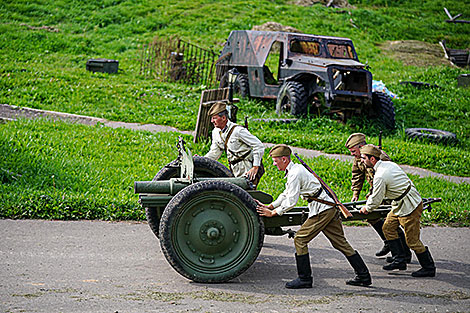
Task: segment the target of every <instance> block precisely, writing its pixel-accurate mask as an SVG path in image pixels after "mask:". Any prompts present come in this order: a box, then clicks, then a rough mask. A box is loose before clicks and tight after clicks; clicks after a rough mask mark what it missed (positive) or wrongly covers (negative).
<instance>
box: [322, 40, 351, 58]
mask: <svg viewBox="0 0 470 313" xmlns="http://www.w3.org/2000/svg"><path fill="white" fill-rule="evenodd" d="M327 46H328V52H329V53H330V55H331V57H333V58H340V59H354V50H353V49H352V47H351V46H350V45H347V44H338V43H328V45H327Z"/></svg>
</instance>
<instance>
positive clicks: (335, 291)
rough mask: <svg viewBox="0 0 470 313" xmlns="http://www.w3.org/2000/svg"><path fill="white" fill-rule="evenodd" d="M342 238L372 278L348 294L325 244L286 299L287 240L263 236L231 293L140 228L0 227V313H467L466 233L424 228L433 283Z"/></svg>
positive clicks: (346, 271)
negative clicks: (184, 271) (179, 267)
mask: <svg viewBox="0 0 470 313" xmlns="http://www.w3.org/2000/svg"><path fill="white" fill-rule="evenodd" d="M345 232H346V237H347V238H348V240H349V241H350V243H351V244H352V246H353V247H354V248H355V249H357V250H358V251H359V252H360V253H361V254H362V256H363V258H364V260H365V262H366V263H367V264H368V266H369V269H370V271H371V274H372V276H373V286H372V287H370V288H362V287H353V286H347V285H345V283H344V281H345V280H347V279H349V278H351V277H352V276H353V273H352V269H351V268H350V266H349V264H348V263H347V261H346V259H345V258H344V257H343V256H342V254H340V253H339V252H338V251H336V250H334V249H333V248H331V246H330V245H329V243H328V242H327V240H326V239H325V237H324V236H323V235H320V236H319V237H318V238H317V239H315V240H314V241H313V242H312V243H311V245H310V256H311V263H312V268H313V275H314V278H315V283H314V284H315V286H314V288H313V289H304V290H288V289H285V288H284V284H285V282H286V281H288V280H290V279H292V278H295V277H296V269H295V263H294V257H293V254H294V248H293V242H292V239H288V238H287V237H272V236H267V237H266V239H265V244H264V247H263V249H262V251H261V254H260V256H259V257H258V259H257V261H256V262H255V263H254V264H253V266H252V267H251V268H250V269H248V270H247V271H246V272H245V273H244V274H242V275H241V276H239V277H237V278H236V279H234V280H233V281H231V282H230V283H225V284H198V283H193V282H191V281H188V280H187V279H185V278H183V277H182V276H180V275H179V274H178V273H176V272H175V271H174V270H173V268H172V267H171V266H170V265H169V264H168V263H167V262H166V260H165V258H164V256H163V254H162V253H161V251H160V246H159V242H158V240H157V239H156V237H155V236H154V235H153V233H152V232H151V231H150V228H149V227H148V225H147V224H146V223H128V222H119V223H112V222H99V221H79V222H76V221H73V222H70V221H68V222H63V221H41V220H25V221H17V220H0V235H1V242H0V263H1V264H0V311H1V312H307V311H308V312H312V311H318V312H363V311H367V312H470V258H469V257H470V252H469V246H470V229H468V228H446V227H427V228H424V229H423V230H422V239H423V242H424V243H425V244H426V245H428V246H429V247H430V250H431V252H432V254H433V256H434V260H435V262H436V265H437V268H438V273H437V276H436V277H435V278H424V279H416V278H412V277H411V276H410V273H411V271H413V270H416V269H418V268H419V265H418V263H417V261H416V258H415V256H413V263H412V264H411V265H410V266H409V268H408V270H407V271H402V272H393V273H387V272H384V271H383V270H382V265H383V264H384V260H383V259H378V258H376V257H375V256H374V253H375V251H376V250H378V249H379V248H380V246H381V242H380V240H379V239H378V236H377V235H376V234H375V232H374V230H373V229H372V228H370V227H346V228H345Z"/></svg>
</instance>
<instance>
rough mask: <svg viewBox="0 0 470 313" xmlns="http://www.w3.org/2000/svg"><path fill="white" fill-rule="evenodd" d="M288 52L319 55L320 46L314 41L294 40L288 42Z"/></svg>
mask: <svg viewBox="0 0 470 313" xmlns="http://www.w3.org/2000/svg"><path fill="white" fill-rule="evenodd" d="M290 51H291V52H295V53H302V54H308V55H319V54H320V44H319V43H318V42H316V41H303V40H298V39H294V40H292V41H291V42H290Z"/></svg>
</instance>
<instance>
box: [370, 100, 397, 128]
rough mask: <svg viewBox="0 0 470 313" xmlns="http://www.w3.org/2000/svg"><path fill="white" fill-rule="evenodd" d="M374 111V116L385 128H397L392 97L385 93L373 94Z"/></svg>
mask: <svg viewBox="0 0 470 313" xmlns="http://www.w3.org/2000/svg"><path fill="white" fill-rule="evenodd" d="M372 110H373V112H372V116H373V117H376V118H378V119H379V120H380V122H381V123H382V124H383V125H384V126H385V128H387V129H394V128H395V108H394V106H393V102H392V99H391V98H390V96H388V95H387V94H385V93H383V92H373V93H372Z"/></svg>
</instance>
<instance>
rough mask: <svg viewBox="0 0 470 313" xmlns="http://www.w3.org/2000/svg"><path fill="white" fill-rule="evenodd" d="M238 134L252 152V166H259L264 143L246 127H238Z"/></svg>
mask: <svg viewBox="0 0 470 313" xmlns="http://www.w3.org/2000/svg"><path fill="white" fill-rule="evenodd" d="M238 136H239V138H240V140H241V141H243V142H244V143H245V144H246V145H247V146H249V147H250V148H251V151H252V152H253V166H260V165H261V160H262V159H263V154H264V145H263V143H262V142H261V140H259V139H258V137H256V136H255V135H253V134H251V133H250V132H249V131H248V129H246V128H244V127H240V131H239V133H238Z"/></svg>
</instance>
